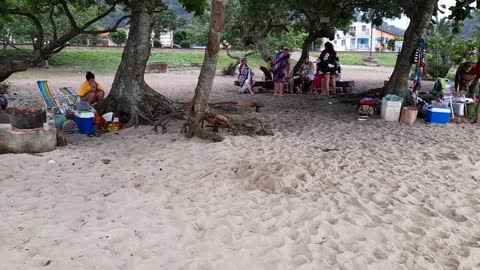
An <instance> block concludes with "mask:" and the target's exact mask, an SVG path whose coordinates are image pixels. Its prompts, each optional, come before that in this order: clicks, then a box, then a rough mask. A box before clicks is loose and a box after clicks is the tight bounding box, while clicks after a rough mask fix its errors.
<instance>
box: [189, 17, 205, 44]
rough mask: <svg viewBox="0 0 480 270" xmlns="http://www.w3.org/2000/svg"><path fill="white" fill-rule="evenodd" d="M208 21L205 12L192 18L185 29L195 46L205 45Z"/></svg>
mask: <svg viewBox="0 0 480 270" xmlns="http://www.w3.org/2000/svg"><path fill="white" fill-rule="evenodd" d="M209 22H210V17H209V16H208V15H207V14H205V15H203V16H197V17H194V18H192V20H191V21H190V23H189V24H188V25H187V28H186V29H185V32H186V33H187V36H188V39H189V40H190V43H191V44H193V45H197V46H206V45H207V38H208V31H209V28H210V24H209Z"/></svg>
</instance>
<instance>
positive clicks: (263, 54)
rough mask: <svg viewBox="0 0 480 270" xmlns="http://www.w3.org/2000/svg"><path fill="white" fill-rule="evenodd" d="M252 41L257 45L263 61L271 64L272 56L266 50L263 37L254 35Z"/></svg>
mask: <svg viewBox="0 0 480 270" xmlns="http://www.w3.org/2000/svg"><path fill="white" fill-rule="evenodd" d="M253 42H255V44H256V45H257V48H258V51H259V52H260V56H261V57H262V59H263V61H265V62H266V63H270V64H271V65H272V66H273V57H272V55H271V54H270V51H269V50H268V47H267V44H266V43H265V38H264V37H257V36H256V37H254V38H253Z"/></svg>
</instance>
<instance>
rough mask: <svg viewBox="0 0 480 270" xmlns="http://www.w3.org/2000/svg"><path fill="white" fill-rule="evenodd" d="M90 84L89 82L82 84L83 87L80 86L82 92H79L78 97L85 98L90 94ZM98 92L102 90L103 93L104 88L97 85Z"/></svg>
mask: <svg viewBox="0 0 480 270" xmlns="http://www.w3.org/2000/svg"><path fill="white" fill-rule="evenodd" d="M90 90H91V89H90V83H89V82H88V81H85V82H83V83H82V85H80V90H79V91H78V96H80V97H83V96H85V95H86V94H88V92H90ZM97 90H100V91H103V87H102V86H101V85H100V84H98V83H97Z"/></svg>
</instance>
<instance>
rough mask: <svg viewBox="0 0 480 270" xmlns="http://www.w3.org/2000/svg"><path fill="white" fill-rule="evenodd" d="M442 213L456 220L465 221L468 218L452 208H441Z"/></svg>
mask: <svg viewBox="0 0 480 270" xmlns="http://www.w3.org/2000/svg"><path fill="white" fill-rule="evenodd" d="M440 214H442V215H443V216H444V217H446V218H449V219H453V220H455V221H456V222H465V221H467V220H468V219H467V218H466V217H465V216H464V215H459V214H457V213H456V212H455V210H451V209H445V210H440Z"/></svg>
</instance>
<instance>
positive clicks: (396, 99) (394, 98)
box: [385, 94, 403, 102]
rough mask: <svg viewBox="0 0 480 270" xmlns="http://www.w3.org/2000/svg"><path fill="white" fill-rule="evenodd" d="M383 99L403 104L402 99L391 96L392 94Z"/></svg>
mask: <svg viewBox="0 0 480 270" xmlns="http://www.w3.org/2000/svg"><path fill="white" fill-rule="evenodd" d="M385 99H386V100H388V101H400V102H403V98H401V97H399V96H397V95H393V94H388V95H386V96H385Z"/></svg>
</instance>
